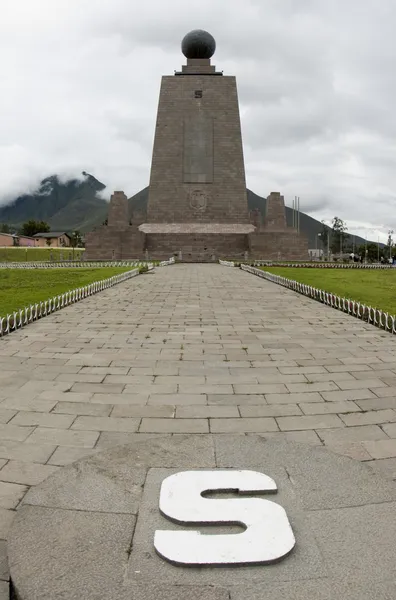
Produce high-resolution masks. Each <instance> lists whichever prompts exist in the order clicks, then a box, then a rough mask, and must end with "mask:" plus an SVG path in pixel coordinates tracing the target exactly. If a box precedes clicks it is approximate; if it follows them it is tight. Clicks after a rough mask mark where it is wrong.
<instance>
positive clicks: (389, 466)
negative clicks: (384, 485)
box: [366, 458, 396, 481]
mask: <svg viewBox="0 0 396 600" xmlns="http://www.w3.org/2000/svg"><path fill="white" fill-rule="evenodd" d="M366 464H368V465H370V467H371V468H372V469H373V471H374V472H375V473H377V474H380V475H383V476H385V477H388V478H389V479H392V480H393V481H396V458H384V459H377V460H372V461H370V462H369V463H366Z"/></svg>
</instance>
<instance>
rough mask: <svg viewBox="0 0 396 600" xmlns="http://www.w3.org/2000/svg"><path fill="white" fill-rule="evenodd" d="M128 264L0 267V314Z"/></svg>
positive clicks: (109, 274)
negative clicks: (92, 266) (109, 265)
mask: <svg viewBox="0 0 396 600" xmlns="http://www.w3.org/2000/svg"><path fill="white" fill-rule="evenodd" d="M130 270H131V267H101V268H99V269H83V268H81V267H79V268H77V269H66V268H65V269H45V270H44V269H26V270H25V269H0V317H5V316H6V315H7V314H9V313H12V312H13V311H14V310H19V309H21V308H25V307H26V306H29V305H30V304H36V303H37V302H41V301H44V300H49V299H50V298H53V297H54V296H57V295H58V294H62V293H63V292H68V291H69V290H74V289H76V288H79V287H82V286H84V285H87V284H88V283H93V282H94V281H100V280H102V279H108V278H109V277H112V276H113V275H118V274H119V273H125V271H130Z"/></svg>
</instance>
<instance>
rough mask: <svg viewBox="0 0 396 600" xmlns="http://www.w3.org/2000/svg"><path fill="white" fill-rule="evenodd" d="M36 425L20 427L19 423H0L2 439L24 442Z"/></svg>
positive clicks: (0, 438)
mask: <svg viewBox="0 0 396 600" xmlns="http://www.w3.org/2000/svg"><path fill="white" fill-rule="evenodd" d="M33 429H34V427H18V426H17V425H10V424H7V425H2V424H0V440H1V441H4V440H11V441H19V442H23V441H24V440H26V438H27V437H28V436H29V435H30V434H31V433H32V431H33Z"/></svg>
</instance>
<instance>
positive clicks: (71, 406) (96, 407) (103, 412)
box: [52, 402, 113, 417]
mask: <svg viewBox="0 0 396 600" xmlns="http://www.w3.org/2000/svg"><path fill="white" fill-rule="evenodd" d="M112 410H113V405H112V404H93V403H90V402H58V403H57V404H56V405H55V407H54V408H53V411H52V414H54V413H59V414H67V415H82V416H90V417H108V416H109V415H110V413H111V411H112Z"/></svg>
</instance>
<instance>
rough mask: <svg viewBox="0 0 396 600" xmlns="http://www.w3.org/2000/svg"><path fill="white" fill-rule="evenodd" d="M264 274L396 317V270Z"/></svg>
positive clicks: (282, 270)
mask: <svg viewBox="0 0 396 600" xmlns="http://www.w3.org/2000/svg"><path fill="white" fill-rule="evenodd" d="M262 270H263V271H268V272H270V273H275V274H276V275H281V276H282V277H287V278H288V279H294V280H295V281H300V282H301V283H306V284H307V285H312V286H314V287H316V288H319V289H321V290H325V291H326V292H332V293H333V294H337V295H338V296H342V297H346V298H350V299H351V300H357V301H358V302H363V303H364V304H367V305H369V306H372V307H373V308H379V309H381V310H384V311H386V312H389V313H390V314H392V315H396V269H389V270H388V269H387V270H378V271H377V270H374V269H373V270H365V269H309V268H308V269H304V268H287V267H285V268H282V267H262Z"/></svg>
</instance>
